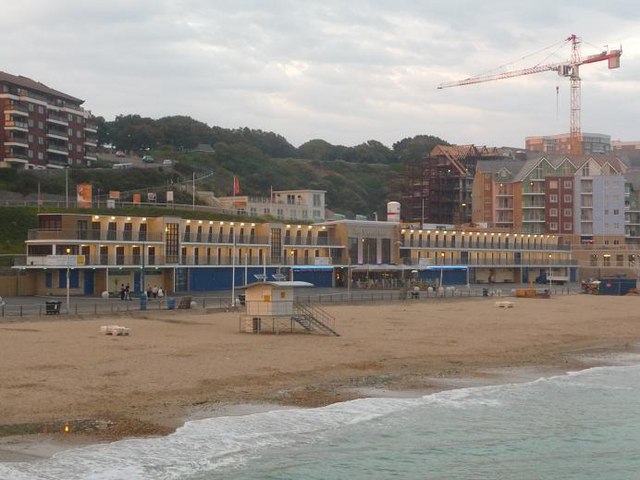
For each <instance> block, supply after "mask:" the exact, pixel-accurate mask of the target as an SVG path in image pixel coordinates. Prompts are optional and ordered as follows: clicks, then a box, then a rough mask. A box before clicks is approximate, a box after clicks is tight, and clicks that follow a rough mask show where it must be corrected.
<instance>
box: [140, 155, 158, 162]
mask: <svg viewBox="0 0 640 480" xmlns="http://www.w3.org/2000/svg"><path fill="white" fill-rule="evenodd" d="M142 161H143V162H144V163H153V162H155V160H154V159H153V157H152V156H151V155H145V156H144V157H142Z"/></svg>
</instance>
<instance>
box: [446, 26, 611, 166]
mask: <svg viewBox="0 0 640 480" xmlns="http://www.w3.org/2000/svg"><path fill="white" fill-rule="evenodd" d="M567 43H571V58H570V59H569V60H567V61H565V62H560V63H550V64H546V65H535V66H533V67H529V68H524V69H521V70H512V71H506V72H501V73H497V74H493V75H478V76H475V77H469V78H465V79H464V80H459V81H457V82H447V83H442V84H440V85H439V86H438V88H439V89H442V88H449V87H459V86H462V85H473V84H476V83H482V82H490V81H493V80H502V79H505V78H513V77H520V76H522V75H531V74H533V73H540V72H548V71H555V72H557V73H558V75H560V76H562V77H569V81H570V84H571V115H570V117H571V118H570V133H569V136H570V144H569V145H570V153H572V154H575V155H581V154H582V134H581V129H580V66H581V65H585V64H588V63H596V62H601V61H604V60H607V61H608V64H609V68H619V67H620V56H621V55H622V47H620V48H619V49H618V50H607V49H605V50H603V51H602V52H600V53H596V54H594V55H589V56H586V57H584V58H582V57H581V56H580V43H581V41H580V38H579V37H577V36H576V35H571V36H569V37H568V38H567V39H566V40H565V41H564V44H567Z"/></svg>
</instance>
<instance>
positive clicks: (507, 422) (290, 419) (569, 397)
mask: <svg viewBox="0 0 640 480" xmlns="http://www.w3.org/2000/svg"><path fill="white" fill-rule="evenodd" d="M635 361H637V362H638V363H640V361H638V359H636V360H635ZM0 478H1V479H6V480H22V479H30V480H32V479H66V480H74V479H99V480H106V479H110V480H115V479H122V480H125V479H127V480H129V479H154V480H155V479H181V480H187V479H188V480H211V479H225V480H227V479H229V480H240V479H243V480H244V479H305V480H306V479H322V480H325V479H348V480H358V479H394V478H397V479H536V480H540V479H553V480H556V479H563V480H569V479H581V480H584V479H598V480H601V479H608V480H616V479H638V478H640V365H639V364H631V365H617V366H612V367H598V368H592V369H588V370H584V371H580V372H573V373H567V374H566V375H560V376H554V377H550V378H541V379H538V380H536V381H532V382H528V383H519V384H505V385H498V386H485V387H474V388H462V389H457V390H448V391H443V392H439V393H435V394H432V395H427V396H424V397H421V398H368V399H360V400H354V401H350V402H344V403H338V404H334V405H330V406H327V407H323V408H314V409H289V410H274V411H269V412H262V413H254V414H250V415H243V416H229V417H218V418H210V419H205V420H198V421H192V422H188V423H186V424H185V425H184V426H183V427H182V428H180V429H178V430H177V431H176V432H175V433H174V434H173V435H169V436H167V437H162V438H152V439H138V440H125V441H119V442H115V443H111V444H106V445H93V446H89V447H84V448H80V449H75V450H67V451H64V452H61V453H58V454H56V455H55V456H54V457H52V458H49V459H44V460H40V461H36V462H31V463H5V464H0Z"/></svg>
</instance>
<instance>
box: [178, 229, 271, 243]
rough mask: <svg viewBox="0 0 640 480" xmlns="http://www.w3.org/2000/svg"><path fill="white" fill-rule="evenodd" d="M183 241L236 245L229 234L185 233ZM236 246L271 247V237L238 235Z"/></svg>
mask: <svg viewBox="0 0 640 480" xmlns="http://www.w3.org/2000/svg"><path fill="white" fill-rule="evenodd" d="M182 241H183V242H184V243H205V244H216V245H225V246H232V245H233V244H234V239H233V237H231V236H229V234H226V235H225V234H223V235H218V234H215V233H214V234H211V235H209V232H202V233H200V234H199V233H197V232H185V233H183V235H182ZM235 244H236V245H269V237H267V236H260V235H242V236H241V235H236V238H235Z"/></svg>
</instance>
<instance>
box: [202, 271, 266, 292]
mask: <svg viewBox="0 0 640 480" xmlns="http://www.w3.org/2000/svg"><path fill="white" fill-rule="evenodd" d="M263 272H264V269H263V267H255V268H248V269H247V272H246V273H247V282H246V283H255V282H257V281H258V280H257V279H256V278H255V277H254V275H256V274H258V275H261V274H262V273H263ZM276 272H277V269H275V268H267V277H268V278H269V279H271V278H272V277H271V275H272V274H274V273H276ZM232 274H233V268H231V267H223V268H191V269H190V270H189V290H190V291H191V292H211V291H216V290H231V278H232ZM235 279H236V281H235V286H236V288H237V287H242V286H244V285H245V269H244V267H238V268H236V269H235Z"/></svg>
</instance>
